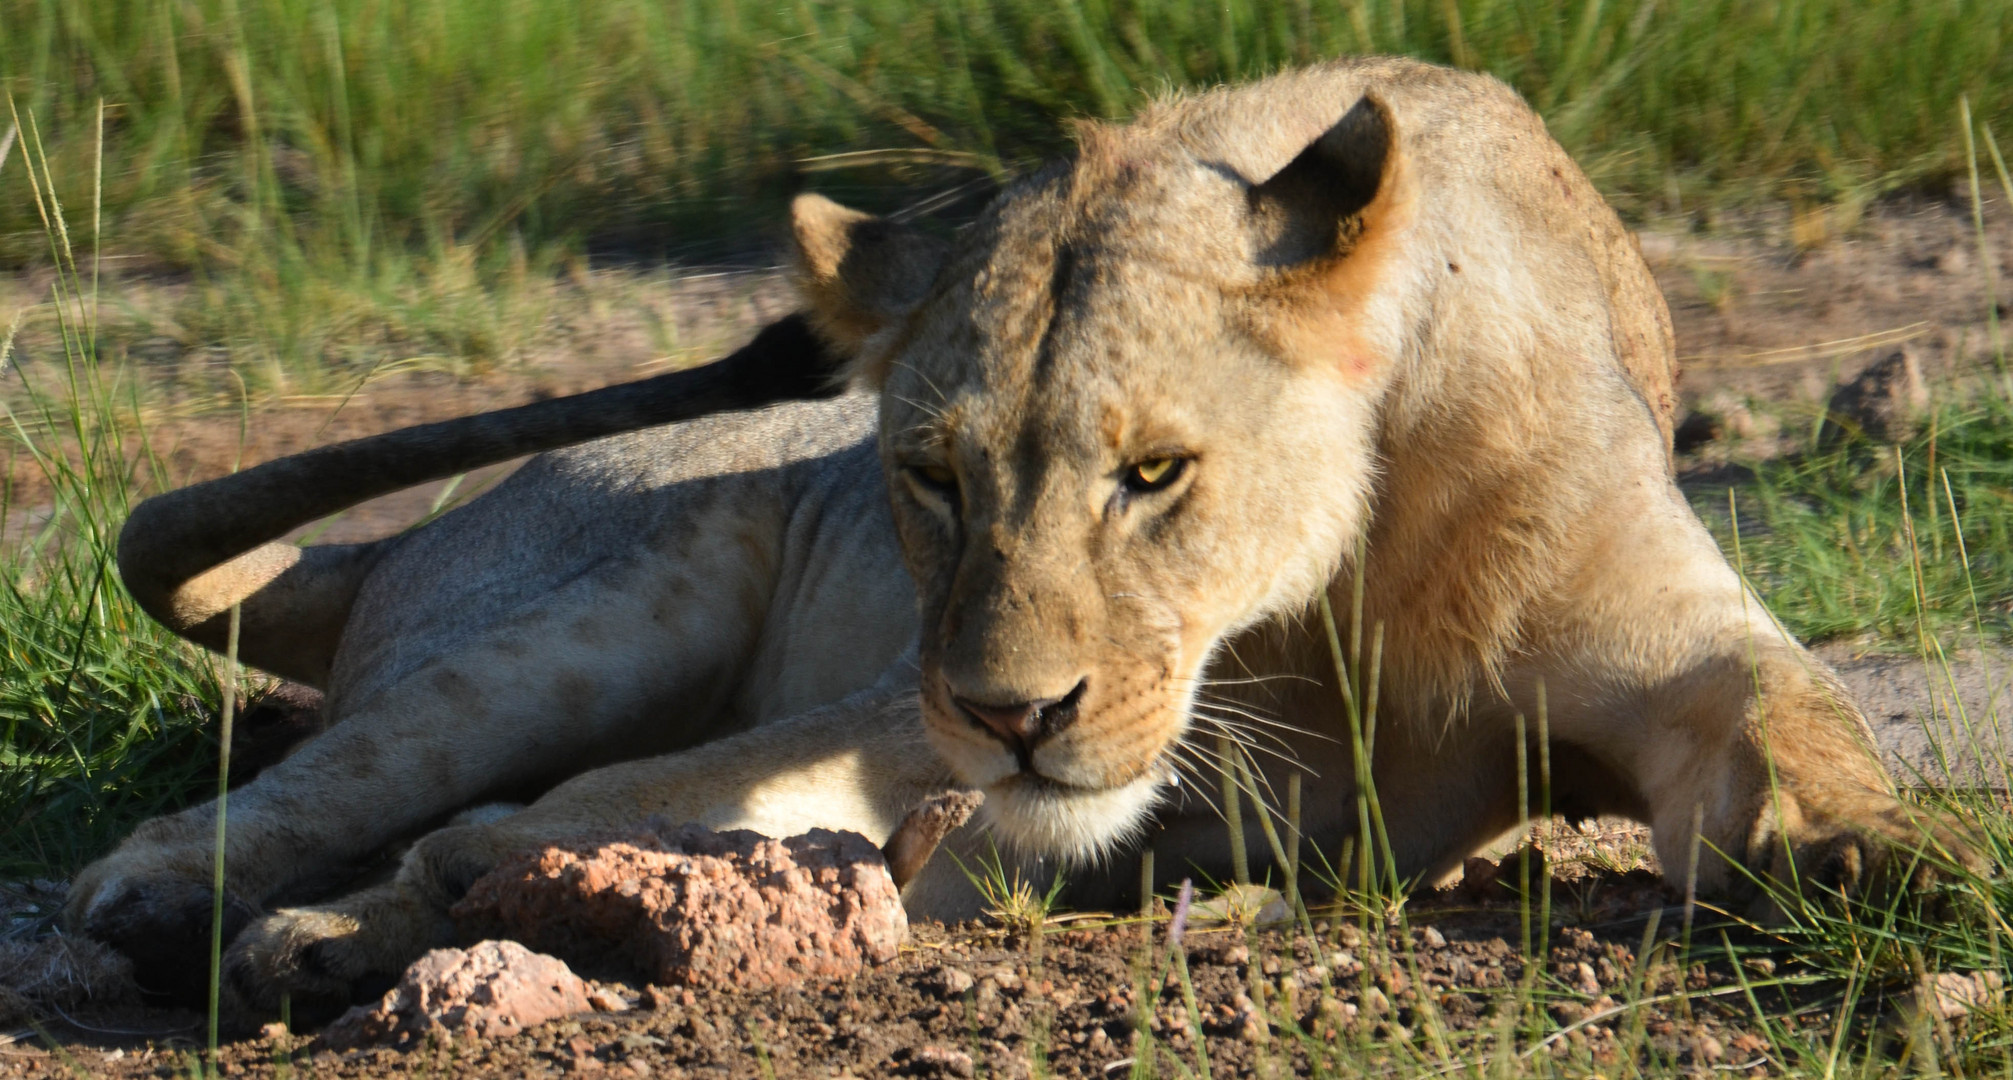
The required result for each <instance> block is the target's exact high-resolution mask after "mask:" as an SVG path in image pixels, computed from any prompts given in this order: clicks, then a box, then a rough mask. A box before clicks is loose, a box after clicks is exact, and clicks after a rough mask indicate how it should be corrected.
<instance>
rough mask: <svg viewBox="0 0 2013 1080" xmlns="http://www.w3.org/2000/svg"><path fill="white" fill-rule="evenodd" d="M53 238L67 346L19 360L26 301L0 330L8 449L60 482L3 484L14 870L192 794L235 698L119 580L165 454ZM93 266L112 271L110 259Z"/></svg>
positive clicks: (7, 782) (80, 272) (1, 796)
mask: <svg viewBox="0 0 2013 1080" xmlns="http://www.w3.org/2000/svg"><path fill="white" fill-rule="evenodd" d="M39 149H40V148H39V147H38V146H36V145H35V144H34V143H33V141H32V140H31V141H29V142H28V144H27V145H25V146H23V147H22V150H21V153H20V155H19V157H18V158H17V160H18V161H20V162H22V163H23V165H24V166H25V165H28V164H29V163H30V162H32V163H33V164H35V165H37V166H40V165H45V164H46V159H42V158H41V157H40V155H39ZM47 175H48V174H46V173H44V178H45V179H46V177H47ZM44 190H46V189H37V190H36V198H37V200H38V201H40V200H42V198H43V192H44ZM42 205H43V208H44V209H45V210H49V211H51V212H52V215H53V213H54V211H55V208H54V207H53V206H50V205H49V204H48V203H47V202H42ZM53 220H56V219H55V218H54V217H53V216H52V221H53ZM49 239H50V243H51V246H52V249H53V254H52V258H53V260H54V261H56V262H57V263H58V265H59V266H61V267H62V268H63V271H62V272H61V273H59V274H58V275H57V278H56V281H55V284H54V285H53V286H52V294H51V301H50V311H51V314H52V317H53V319H54V321H55V323H56V325H57V327H58V331H59V340H60V344H61V349H62V352H61V362H60V364H59V365H58V364H49V365H37V366H36V367H35V368H33V369H30V368H29V367H27V366H25V365H19V364H14V363H11V362H12V361H14V360H15V359H16V357H14V356H13V354H12V350H11V346H12V345H13V344H14V340H15V336H16V334H15V331H16V329H18V326H19V319H18V316H17V317H16V320H15V322H14V324H13V326H11V327H10V328H9V330H8V331H7V333H6V336H5V337H4V338H0V370H8V369H10V367H11V370H13V371H14V372H17V373H18V377H19V378H20V379H21V381H22V392H20V393H18V394H9V395H7V396H6V398H4V399H0V408H4V411H5V414H4V416H0V422H4V423H5V425H6V429H7V431H6V434H7V442H6V445H7V447H8V452H9V455H10V457H12V458H16V459H18V458H21V457H25V458H27V459H29V470H28V471H30V472H31V474H32V475H37V476H39V477H40V479H41V480H42V482H43V484H44V486H45V487H46V489H47V492H48V502H47V504H46V505H40V506H20V505H17V504H16V503H15V500H14V498H13V489H12V486H11V484H8V485H6V486H5V487H0V544H4V557H0V725H4V730H5V737H4V740H0V755H4V761H3V762H0V763H4V768H0V875H7V876H30V875H36V874H42V873H56V874H62V873H65V872H67V871H68V870H70V869H74V868H75V867H77V866H79V865H81V864H82V863H83V862H84V861H86V860H88V859H90V858H92V857H94V856H95V855H97V854H98V853H100V852H102V851H103V850H104V849H105V848H106V847H107V846H108V845H109V844H110V843H111V842H112V841H114V840H116V839H118V838H119V837H120V836H122V835H124V834H125V833H126V832H128V831H130V830H131V828H132V826H133V824H134V823H135V822H136V821H138V820H140V819H142V818H144V817H147V816H150V815H153V814H157V813H160V812H161V811H163V810H165V809H168V808H171V807H174V806H177V805H180V804H182V803H184V802H186V801H188V800H189V799H190V798H191V797H192V796H193V794H194V792H195V790H196V786H197V784H198V783H199V779H200V777H201V776H202V775H203V773H204V772H205V771H206V770H207V768H208V767H209V764H210V762H211V761H213V760H214V757H213V755H214V752H215V744H214V743H213V742H212V740H210V739H209V738H208V736H207V735H206V734H205V732H204V730H203V725H202V718H203V717H205V716H208V715H213V714H214V711H215V707H216V705H217V702H218V701H219V698H220V692H219V684H218V680H217V679H216V678H215V676H214V675H213V674H212V673H211V671H210V669H209V665H208V663H207V661H205V660H204V659H203V658H202V657H201V655H200V653H199V652H198V651H197V650H194V649H192V648H191V647H190V646H189V645H188V643H186V642H183V641H181V640H180V639H178V638H176V637H175V636H174V635H173V634H171V633H168V632H167V631H166V630H165V629H163V628H162V627H161V626H160V625H159V624H157V623H155V622H154V621H153V620H152V619H151V618H149V617H147V616H146V615H145V614H144V613H143V612H141V611H140V609H139V607H138V605H137V604H135V603H134V602H133V600H132V599H131V598H130V597H129V596H127V595H126V592H125V590H124V589H122V588H120V587H119V584H118V581H117V577H116V574H115V573H114V570H113V553H114V547H113V543H114V538H115V537H116V535H117V532H118V529H119V526H120V525H121V524H123V522H124V520H125V516H126V511H127V509H128V507H129V505H130V503H131V500H132V498H133V492H134V491H135V490H136V489H137V488H138V487H140V486H142V485H144V484H147V483H155V484H158V483H159V482H160V480H161V477H160V476H159V474H158V464H159V463H158V460H157V459H155V458H154V457H153V456H152V454H151V452H150V451H149V448H148V447H147V445H146V440H145V427H144V425H142V424H139V423H138V422H137V417H136V413H135V406H134V398H133V394H134V392H135V387H134V384H133V382H132V381H131V378H130V374H131V373H130V372H123V371H113V370H107V369H106V368H104V367H101V366H100V365H99V363H98V361H97V349H96V342H95V340H94V338H95V317H94V307H95V294H94V293H93V292H92V291H90V290H89V289H88V288H87V287H86V285H85V281H86V276H85V271H84V268H83V265H80V263H79V261H78V259H77V258H76V249H75V248H74V247H73V246H72V245H71V243H70V237H69V234H68V231H67V229H52V230H51V232H50V233H49ZM89 265H90V273H91V275H92V276H93V277H95V274H96V266H95V260H89ZM42 380H52V381H56V382H58V383H59V385H53V386H52V385H48V384H47V383H46V382H44V381H42ZM12 466H13V462H12V461H10V463H9V469H8V471H7V474H6V475H7V476H9V477H12V476H13V475H15V472H14V469H13V467H12Z"/></svg>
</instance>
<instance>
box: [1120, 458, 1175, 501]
mask: <svg viewBox="0 0 2013 1080" xmlns="http://www.w3.org/2000/svg"><path fill="white" fill-rule="evenodd" d="M1186 466H1187V462H1186V461H1185V460H1184V459H1182V458H1176V457H1164V458H1154V459H1152V460H1150V461H1142V462H1139V463H1138V464H1136V465H1134V466H1132V467H1131V468H1129V469H1127V470H1125V486H1126V487H1128V488H1130V489H1132V490H1133V491H1135V492H1142V493H1143V492H1148V491H1159V490H1161V489H1162V488H1165V487H1167V486H1168V485H1170V484H1172V483H1174V482H1175V481H1176V480H1178V479H1180V478H1181V473H1182V470H1183V469H1184V468H1185V467H1186Z"/></svg>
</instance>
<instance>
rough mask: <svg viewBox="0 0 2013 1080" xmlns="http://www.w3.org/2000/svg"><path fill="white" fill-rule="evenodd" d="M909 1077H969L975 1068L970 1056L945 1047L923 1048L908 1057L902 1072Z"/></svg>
mask: <svg viewBox="0 0 2013 1080" xmlns="http://www.w3.org/2000/svg"><path fill="white" fill-rule="evenodd" d="M902 1071H903V1072H904V1073H906V1074H908V1075H910V1076H956V1077H964V1076H970V1075H972V1073H973V1072H974V1071H976V1067H975V1066H974V1064H973V1062H972V1056H971V1055H970V1054H967V1053H965V1052H964V1051H963V1050H953V1049H951V1048H950V1047H947V1046H925V1047H922V1048H920V1049H918V1050H916V1051H915V1052H914V1053H912V1054H910V1055H909V1060H908V1061H907V1062H906V1067H905V1068H904V1069H903V1070H902Z"/></svg>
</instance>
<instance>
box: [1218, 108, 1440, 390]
mask: <svg viewBox="0 0 2013 1080" xmlns="http://www.w3.org/2000/svg"><path fill="white" fill-rule="evenodd" d="M1412 184H1413V181H1412V177H1411V170H1410V169H1409V168H1408V167H1407V163H1406V161H1405V156H1404V150H1403V148H1402V146H1401V144H1400V142H1399V139H1398V130H1397V126H1396V124H1395V123H1394V122H1393V119H1392V116H1391V110H1390V108H1389V107H1388V106H1386V105H1385V104H1384V102H1382V101H1380V100H1378V99H1377V98H1376V97H1373V96H1371V95H1368V94H1366V95H1364V96H1363V97H1362V98H1361V99H1360V100H1358V101H1357V102H1356V104H1355V105H1353V106H1351V107H1350V109H1349V111H1348V112H1346V113H1344V114H1343V116H1342V119H1340V120H1338V121H1336V123H1335V124H1334V125H1333V126H1332V127H1330V128H1329V129H1328V130H1326V131H1324V132H1322V133H1321V134H1320V135H1319V136H1318V137H1316V138H1315V139H1314V141H1312V142H1310V143H1308V144H1307V145H1306V146H1305V147H1304V148H1303V149H1301V150H1300V151H1299V153H1298V154H1296V155H1295V156H1294V158H1293V160H1292V161H1290V162H1288V163H1287V164H1286V165H1285V166H1284V167H1283V168H1281V169H1279V170H1278V171H1277V172H1275V173H1274V174H1272V175H1271V176H1269V177H1267V178H1266V179H1265V180H1263V181H1261V182H1259V183H1257V184H1253V185H1252V186H1251V188H1250V190H1249V196H1248V197H1249V202H1248V205H1249V209H1250V220H1251V229H1252V238H1253V248H1252V250H1253V254H1254V257H1255V258H1256V259H1257V261H1258V262H1259V264H1260V265H1262V266H1264V267H1267V268H1269V269H1271V270H1273V271H1275V276H1274V278H1273V284H1272V286H1271V287H1270V288H1268V289H1266V290H1264V292H1263V300H1264V307H1265V308H1266V309H1268V310H1269V311H1270V317H1269V318H1268V319H1266V320H1265V322H1266V323H1267V325H1269V326H1270V327H1271V329H1272V332H1273V334H1274V335H1275V341H1276V343H1277V347H1278V348H1279V349H1280V350H1281V351H1282V353H1283V354H1287V355H1292V356H1296V357H1302V358H1305V359H1308V360H1310V361H1313V362H1317V363H1326V364H1332V365H1334V366H1335V367H1336V368H1338V369H1340V370H1342V371H1344V372H1347V373H1350V374H1352V375H1357V376H1361V375H1367V374H1369V373H1371V372H1373V371H1376V370H1378V369H1381V368H1384V367H1386V366H1387V365H1388V363H1389V362H1390V361H1391V360H1393V359H1395V358H1396V357H1397V356H1398V355H1399V353H1400V352H1401V351H1402V349H1403V344H1402V343H1403V339H1404V327H1403V305H1402V304H1398V303H1395V302H1394V301H1393V296H1394V294H1393V292H1392V287H1393V284H1394V283H1395V281H1396V280H1398V274H1397V269H1396V268H1397V266H1398V265H1399V264H1400V263H1401V262H1402V261H1403V260H1404V252H1405V250H1406V247H1407V244H1408V243H1409V242H1410V239H1409V238H1410V236H1411V230H1410V227H1409V226H1410V222H1411V220H1412V216H1413V207H1414V205H1415V204H1416V201H1417V200H1416V199H1415V197H1414V193H1413V190H1412Z"/></svg>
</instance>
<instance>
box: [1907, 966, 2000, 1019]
mask: <svg viewBox="0 0 2013 1080" xmlns="http://www.w3.org/2000/svg"><path fill="white" fill-rule="evenodd" d="M2004 989H2005V979H2004V978H2003V977H2002V976H2001V975H2000V974H1999V973H1998V972H1996V971H1979V972H1973V973H1970V974H1966V973H1963V972H1956V971H1945V972H1940V973H1938V974H1936V975H1934V976H1931V977H1930V980H1929V985H1928V993H1923V992H1922V991H1921V990H1918V991H1917V992H1916V998H1917V1000H1918V1001H1922V1000H1927V1001H1928V1002H1929V1003H1930V1004H1931V1006H1932V1007H1933V1008H1934V1009H1935V1010H1936V1015H1938V1016H1940V1017H1942V1018H1943V1019H1945V1020H1958V1019H1961V1018H1963V1017H1965V1016H1969V1015H1970V1014H1971V1013H1974V1012H1977V1011H1978V1010H1979V1009H1987V1008H1991V1007H1993V1006H1995V1005H1997V1004H1999V1000H2000V998H2001V997H2002V996H2004V995H2003V991H2004Z"/></svg>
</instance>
